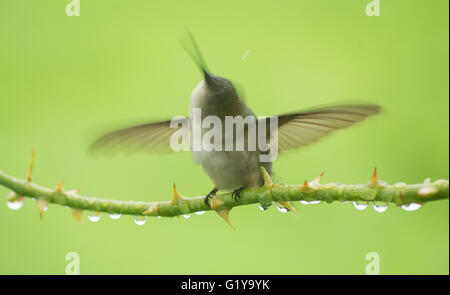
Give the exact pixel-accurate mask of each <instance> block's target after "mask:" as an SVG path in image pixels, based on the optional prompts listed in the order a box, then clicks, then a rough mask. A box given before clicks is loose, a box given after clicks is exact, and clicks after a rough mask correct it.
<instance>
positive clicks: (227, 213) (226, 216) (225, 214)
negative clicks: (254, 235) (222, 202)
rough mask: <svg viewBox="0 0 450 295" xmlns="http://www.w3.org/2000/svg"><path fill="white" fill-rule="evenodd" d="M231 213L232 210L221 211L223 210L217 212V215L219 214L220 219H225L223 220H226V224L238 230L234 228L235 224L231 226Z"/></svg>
mask: <svg viewBox="0 0 450 295" xmlns="http://www.w3.org/2000/svg"><path fill="white" fill-rule="evenodd" d="M230 211H231V209H221V210H216V212H217V214H219V216H220V217H222V218H223V220H225V222H226V223H228V225H229V226H230V227H231V228H232V229H234V230H236V228H235V227H234V226H233V224H231V221H230Z"/></svg>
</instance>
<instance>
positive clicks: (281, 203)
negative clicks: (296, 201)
mask: <svg viewBox="0 0 450 295" xmlns="http://www.w3.org/2000/svg"><path fill="white" fill-rule="evenodd" d="M277 203H278V204H279V205H280V206H281V207H284V208H287V209H289V210H290V211H294V212H295V213H298V211H297V209H296V208H295V207H294V206H292V204H291V202H289V201H283V202H277Z"/></svg>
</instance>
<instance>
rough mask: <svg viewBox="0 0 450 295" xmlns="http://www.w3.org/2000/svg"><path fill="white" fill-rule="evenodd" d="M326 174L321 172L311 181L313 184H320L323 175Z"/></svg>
mask: <svg viewBox="0 0 450 295" xmlns="http://www.w3.org/2000/svg"><path fill="white" fill-rule="evenodd" d="M324 174H325V172H322V173H320V175H319V176H317V177H316V178H314V179H313V180H312V181H311V184H313V185H318V184H320V180H321V179H322V177H323V175H324Z"/></svg>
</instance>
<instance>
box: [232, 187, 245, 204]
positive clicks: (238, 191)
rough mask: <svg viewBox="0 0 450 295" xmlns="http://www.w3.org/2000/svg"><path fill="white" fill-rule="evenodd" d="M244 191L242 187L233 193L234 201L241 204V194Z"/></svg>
mask: <svg viewBox="0 0 450 295" xmlns="http://www.w3.org/2000/svg"><path fill="white" fill-rule="evenodd" d="M243 190H244V187H240V188H238V189H237V190H235V191H233V192H232V193H231V197H232V198H233V200H235V201H236V202H239V199H240V198H241V193H242V191H243Z"/></svg>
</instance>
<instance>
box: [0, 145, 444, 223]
mask: <svg viewBox="0 0 450 295" xmlns="http://www.w3.org/2000/svg"><path fill="white" fill-rule="evenodd" d="M33 167H34V152H33V154H32V159H31V163H30V168H29V169H28V172H27V177H26V179H25V180H19V179H16V178H14V177H12V176H10V175H8V174H6V173H3V172H2V171H0V185H2V186H5V187H7V188H9V189H10V190H12V193H11V194H10V195H9V196H8V202H9V203H11V204H13V203H14V202H16V203H20V202H23V198H24V197H28V198H33V199H35V200H36V203H37V206H38V209H39V214H40V216H41V219H42V216H43V213H44V212H45V209H46V207H47V206H48V204H50V203H51V204H57V205H63V206H67V207H70V208H72V209H73V215H74V217H75V219H77V220H78V221H80V222H81V223H82V212H83V210H88V211H93V212H97V213H98V212H105V213H110V214H124V215H135V216H144V217H146V216H164V217H172V216H178V215H186V214H191V213H195V212H197V213H199V212H204V211H209V210H215V211H216V212H217V213H218V214H219V215H220V216H221V217H222V218H224V219H225V221H226V222H227V223H228V224H229V225H230V226H232V225H231V223H230V221H229V218H228V214H229V212H230V210H231V209H232V208H234V207H237V206H243V205H249V204H260V208H262V209H267V208H268V207H269V206H270V205H272V204H273V203H277V206H278V207H279V209H280V210H281V211H285V212H287V211H289V210H292V211H294V212H296V211H297V210H296V209H295V207H293V206H292V205H291V202H292V201H300V202H301V203H318V202H326V203H332V202H334V201H339V202H345V201H351V202H355V206H356V207H357V208H359V209H364V208H366V207H367V205H368V203H369V202H374V206H377V205H378V207H376V208H375V209H377V208H379V211H380V212H382V211H384V209H385V208H386V206H387V204H388V203H394V204H396V205H397V206H402V208H403V209H405V210H413V209H417V208H419V207H420V206H421V205H423V204H424V203H427V202H431V201H436V200H441V199H448V198H449V188H448V187H449V182H448V180H437V181H435V182H431V181H430V180H429V179H426V180H425V182H424V183H421V184H409V185H408V184H405V183H396V184H394V185H389V184H386V183H384V182H382V181H380V180H379V179H378V176H377V171H376V169H375V170H374V173H373V175H372V177H371V179H370V181H369V182H368V183H367V184H356V185H354V184H337V183H329V184H320V183H319V181H320V179H321V177H322V175H323V174H321V175H320V176H319V177H317V178H316V179H314V180H313V181H311V182H308V181H305V182H304V184H302V185H288V184H274V183H273V182H272V179H271V178H270V176H269V175H268V174H267V172H266V170H265V169H264V168H263V167H261V171H262V173H263V176H264V185H263V186H261V187H258V188H252V189H246V190H244V191H242V193H241V197H240V198H239V199H238V200H237V201H236V200H235V199H234V198H233V197H232V195H231V193H223V194H219V195H217V196H215V197H214V198H213V199H212V200H211V202H210V205H211V208H209V207H208V206H207V205H206V204H205V203H204V197H195V198H185V197H183V196H181V195H180V194H179V193H178V191H177V189H176V187H175V185H174V186H173V193H172V199H171V200H170V201H161V202H134V201H116V200H109V199H100V198H95V197H87V196H82V195H80V194H79V193H78V192H77V191H65V190H64V189H63V187H62V183H60V184H59V185H58V186H57V187H56V188H55V189H50V188H44V187H41V186H38V185H36V184H34V183H33V182H32V172H33ZM375 202H377V204H375Z"/></svg>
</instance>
